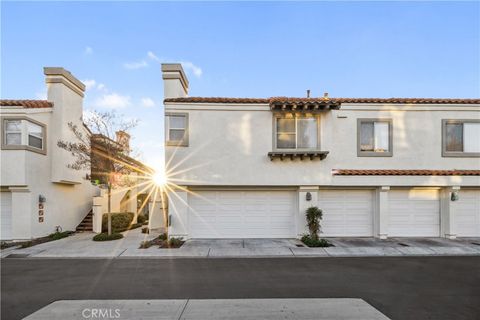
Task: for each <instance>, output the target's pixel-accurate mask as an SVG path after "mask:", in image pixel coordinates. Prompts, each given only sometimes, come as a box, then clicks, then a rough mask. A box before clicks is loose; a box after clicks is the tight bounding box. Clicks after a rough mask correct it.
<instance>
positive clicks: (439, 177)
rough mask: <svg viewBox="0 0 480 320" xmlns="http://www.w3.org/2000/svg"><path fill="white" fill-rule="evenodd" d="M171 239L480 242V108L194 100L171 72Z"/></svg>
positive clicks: (456, 103) (408, 101) (453, 102)
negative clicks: (313, 225) (315, 216)
mask: <svg viewBox="0 0 480 320" xmlns="http://www.w3.org/2000/svg"><path fill="white" fill-rule="evenodd" d="M162 72H163V79H164V92H165V100H164V104H165V128H166V133H165V140H166V161H165V162H166V164H167V172H168V176H169V181H170V185H171V189H172V190H171V191H170V192H169V215H170V221H169V223H170V235H171V236H182V237H185V238H262V237H277V238H292V237H299V236H301V235H302V234H303V233H305V232H306V231H307V229H306V226H305V224H306V222H305V216H304V212H305V209H306V208H308V207H310V206H318V207H320V208H321V209H322V210H323V220H322V231H323V236H326V237H329V236H332V237H333V236H342V237H343V236H347V237H348V236H355V237H379V238H387V237H410V236H416V237H417V236H418V237H448V238H454V237H479V236H480V99H423V98H389V99H377V98H330V97H328V95H325V96H324V97H320V98H290V97H274V98H266V99H264V98H260V99H257V98H218V97H217V98H210V97H189V96H188V80H187V78H186V76H185V73H184V72H183V70H182V68H181V66H180V65H179V64H164V65H162Z"/></svg>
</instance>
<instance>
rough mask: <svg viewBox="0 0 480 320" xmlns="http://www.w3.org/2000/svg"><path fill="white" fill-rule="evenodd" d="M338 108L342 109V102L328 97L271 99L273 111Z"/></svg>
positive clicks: (302, 111) (310, 111) (299, 111)
mask: <svg viewBox="0 0 480 320" xmlns="http://www.w3.org/2000/svg"><path fill="white" fill-rule="evenodd" d="M338 109H340V102H339V101H336V100H335V99H330V98H328V97H323V98H287V97H276V98H271V99H270V110H272V111H273V112H295V113H316V112H325V111H329V110H338Z"/></svg>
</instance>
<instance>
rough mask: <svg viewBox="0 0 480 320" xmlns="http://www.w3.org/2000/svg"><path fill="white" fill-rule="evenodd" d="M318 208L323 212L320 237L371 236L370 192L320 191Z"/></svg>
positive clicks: (371, 200) (371, 193)
mask: <svg viewBox="0 0 480 320" xmlns="http://www.w3.org/2000/svg"><path fill="white" fill-rule="evenodd" d="M318 207H319V208H320V209H322V211H323V219H322V221H321V226H322V234H321V235H322V236H325V237H370V236H373V191H372V190H320V191H319V193H318Z"/></svg>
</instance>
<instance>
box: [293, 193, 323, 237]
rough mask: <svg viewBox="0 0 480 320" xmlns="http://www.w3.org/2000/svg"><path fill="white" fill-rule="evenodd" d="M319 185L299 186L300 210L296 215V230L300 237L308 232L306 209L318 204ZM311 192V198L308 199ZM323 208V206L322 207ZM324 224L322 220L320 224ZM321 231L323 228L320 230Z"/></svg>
mask: <svg viewBox="0 0 480 320" xmlns="http://www.w3.org/2000/svg"><path fill="white" fill-rule="evenodd" d="M318 190H319V188H318V187H312V186H305V187H304V186H301V187H299V188H298V192H297V195H298V198H297V203H298V212H297V214H296V215H295V217H296V218H295V224H296V225H295V230H296V235H297V237H298V238H300V237H301V236H302V235H304V234H305V233H308V228H307V220H306V218H305V211H306V210H307V209H308V208H310V207H313V206H318ZM308 193H310V197H311V200H310V201H308V200H307V194H308ZM320 209H322V208H320ZM321 225H322V223H321V221H320V226H321ZM320 231H321V230H320Z"/></svg>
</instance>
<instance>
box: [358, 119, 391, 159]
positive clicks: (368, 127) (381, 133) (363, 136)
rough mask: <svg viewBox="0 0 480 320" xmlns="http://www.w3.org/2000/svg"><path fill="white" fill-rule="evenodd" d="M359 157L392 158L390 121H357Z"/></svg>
mask: <svg viewBox="0 0 480 320" xmlns="http://www.w3.org/2000/svg"><path fill="white" fill-rule="evenodd" d="M357 130H358V137H357V140H358V142H357V143H358V147H357V149H358V152H357V155H358V156H359V157H364V156H365V157H391V156H392V154H393V153H392V142H393V139H392V121H391V120H390V119H358V123H357Z"/></svg>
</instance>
